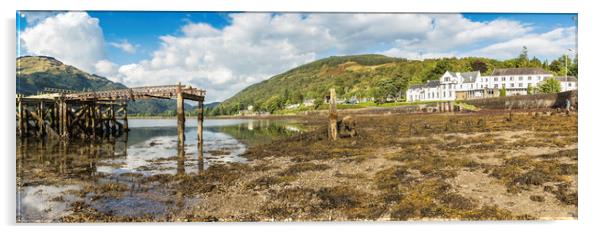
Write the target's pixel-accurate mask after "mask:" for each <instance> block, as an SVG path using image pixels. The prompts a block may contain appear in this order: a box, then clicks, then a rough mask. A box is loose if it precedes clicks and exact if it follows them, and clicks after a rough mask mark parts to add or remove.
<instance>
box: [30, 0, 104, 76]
mask: <svg viewBox="0 0 602 234" xmlns="http://www.w3.org/2000/svg"><path fill="white" fill-rule="evenodd" d="M20 40H21V45H22V46H23V47H24V49H25V50H26V51H27V53H28V54H32V55H45V56H52V57H55V58H57V59H59V60H61V61H63V62H64V63H66V64H70V65H73V66H75V67H78V68H80V69H82V70H84V71H87V72H94V71H95V64H96V63H97V62H98V61H100V60H102V59H103V58H104V50H103V46H104V37H103V35H102V29H101V28H100V26H99V24H98V19H96V18H92V17H90V16H89V15H88V14H87V13H85V12H67V13H61V14H58V15H55V16H50V17H47V18H45V19H44V20H42V21H40V22H39V23H37V24H35V25H34V26H32V27H28V28H26V29H25V30H24V31H23V32H22V33H21V34H20Z"/></svg>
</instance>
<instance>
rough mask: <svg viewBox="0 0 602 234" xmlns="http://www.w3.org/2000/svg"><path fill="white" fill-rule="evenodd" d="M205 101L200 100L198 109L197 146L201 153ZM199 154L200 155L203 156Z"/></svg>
mask: <svg viewBox="0 0 602 234" xmlns="http://www.w3.org/2000/svg"><path fill="white" fill-rule="evenodd" d="M203 120H204V116H203V99H201V100H199V104H198V107H197V128H196V136H197V144H198V149H199V152H201V154H202V152H203ZM201 154H199V155H201Z"/></svg>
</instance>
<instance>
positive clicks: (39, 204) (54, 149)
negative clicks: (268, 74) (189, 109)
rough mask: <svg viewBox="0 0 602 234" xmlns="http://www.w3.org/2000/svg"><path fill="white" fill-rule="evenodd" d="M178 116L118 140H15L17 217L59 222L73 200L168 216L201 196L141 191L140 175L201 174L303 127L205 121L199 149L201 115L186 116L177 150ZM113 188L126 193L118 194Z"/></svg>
mask: <svg viewBox="0 0 602 234" xmlns="http://www.w3.org/2000/svg"><path fill="white" fill-rule="evenodd" d="M176 124H177V122H176V120H175V119H131V120H130V122H129V126H130V131H129V132H128V133H127V134H125V135H123V136H121V137H119V138H117V139H114V140H111V141H109V140H104V141H95V142H91V141H79V140H77V141H75V140H74V141H70V142H67V143H61V142H53V141H35V140H31V139H29V140H17V221H18V222H58V221H60V218H61V217H62V216H64V215H68V214H70V213H71V212H72V211H71V210H72V208H73V207H74V206H75V205H74V204H86V205H88V206H90V207H92V208H94V209H95V210H97V211H98V212H102V213H106V214H111V215H121V216H132V217H135V216H143V215H146V216H149V215H150V216H153V215H162V214H165V213H168V212H171V211H173V210H177V209H181V208H182V207H183V206H190V205H194V203H195V202H197V200H196V199H195V198H182V199H180V200H179V201H176V202H174V201H173V200H171V199H167V198H166V197H167V196H166V194H163V193H164V192H163V191H162V190H161V189H160V186H158V187H159V188H152V189H148V188H141V186H140V184H139V183H138V182H137V181H139V180H140V179H142V178H145V177H148V176H153V175H161V174H170V175H177V174H182V173H187V174H190V173H201V172H202V171H203V170H205V169H207V168H208V167H210V166H212V165H215V164H226V163H246V162H247V159H245V158H244V157H243V156H242V155H243V154H244V152H245V151H246V149H247V147H249V146H252V145H255V144H263V143H268V142H270V141H272V140H274V139H278V138H281V137H287V136H291V135H293V134H296V133H297V132H299V131H302V130H303V126H301V125H299V124H296V123H293V122H288V121H281V120H278V121H274V120H244V119H223V120H222V119H219V120H213V119H209V120H205V122H204V129H203V137H204V142H203V151H202V152H199V150H198V146H197V136H196V120H192V119H191V120H189V121H186V132H185V136H186V140H185V146H184V147H178V144H177V143H178V142H177V140H178V139H177V130H176ZM113 191H127V193H125V195H122V194H120V195H119V196H112V192H113Z"/></svg>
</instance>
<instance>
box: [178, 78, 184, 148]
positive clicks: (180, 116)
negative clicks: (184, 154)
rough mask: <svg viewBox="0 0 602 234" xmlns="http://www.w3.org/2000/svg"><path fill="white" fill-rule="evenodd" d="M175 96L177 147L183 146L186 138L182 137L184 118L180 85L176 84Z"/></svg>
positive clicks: (182, 95)
mask: <svg viewBox="0 0 602 234" xmlns="http://www.w3.org/2000/svg"><path fill="white" fill-rule="evenodd" d="M176 95H177V100H176V102H177V105H176V115H177V118H178V145H180V146H183V145H184V141H185V140H186V136H185V135H184V127H185V123H186V117H185V113H184V94H183V93H182V85H180V83H178V86H177V88H176Z"/></svg>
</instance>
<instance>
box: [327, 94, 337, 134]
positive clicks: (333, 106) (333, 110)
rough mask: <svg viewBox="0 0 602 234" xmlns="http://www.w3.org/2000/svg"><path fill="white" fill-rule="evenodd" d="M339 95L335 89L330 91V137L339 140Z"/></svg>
mask: <svg viewBox="0 0 602 234" xmlns="http://www.w3.org/2000/svg"><path fill="white" fill-rule="evenodd" d="M336 99H337V94H336V91H335V89H330V111H329V115H328V137H329V138H330V140H333V141H336V140H337V100H336Z"/></svg>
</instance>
